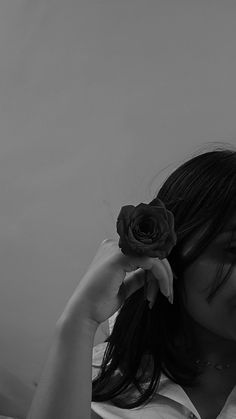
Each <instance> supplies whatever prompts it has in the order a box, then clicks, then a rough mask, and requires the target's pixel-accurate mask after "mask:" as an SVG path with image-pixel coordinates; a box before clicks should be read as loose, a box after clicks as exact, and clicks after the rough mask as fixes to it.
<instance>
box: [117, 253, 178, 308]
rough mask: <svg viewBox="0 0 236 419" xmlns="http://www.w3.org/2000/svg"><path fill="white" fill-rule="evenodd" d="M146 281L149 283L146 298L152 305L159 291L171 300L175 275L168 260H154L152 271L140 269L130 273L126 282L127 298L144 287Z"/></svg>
mask: <svg viewBox="0 0 236 419" xmlns="http://www.w3.org/2000/svg"><path fill="white" fill-rule="evenodd" d="M145 280H146V281H147V290H146V298H147V300H148V301H150V302H151V303H152V305H153V304H154V303H155V300H156V296H157V293H158V291H159V289H160V291H161V292H162V294H164V295H165V296H166V297H167V298H168V297H170V298H171V296H172V294H173V273H172V270H171V267H170V265H169V262H168V260H167V259H158V258H156V259H153V265H152V267H151V269H146V270H144V269H143V268H138V269H137V270H135V271H133V272H130V273H128V274H127V276H126V278H125V281H124V285H125V290H126V291H125V294H126V298H128V297H129V296H130V295H131V294H133V293H134V292H135V291H137V290H138V289H139V288H141V287H143V286H144V284H145Z"/></svg>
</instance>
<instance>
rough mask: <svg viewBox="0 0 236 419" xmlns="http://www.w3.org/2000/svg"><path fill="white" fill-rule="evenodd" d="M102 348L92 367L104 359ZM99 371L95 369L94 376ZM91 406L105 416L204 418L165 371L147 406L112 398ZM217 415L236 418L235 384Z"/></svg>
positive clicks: (96, 351) (96, 350)
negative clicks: (122, 404) (116, 402)
mask: <svg viewBox="0 0 236 419" xmlns="http://www.w3.org/2000/svg"><path fill="white" fill-rule="evenodd" d="M105 345H106V344H105ZM102 349H103V350H102ZM103 351H104V347H102V345H101V344H100V345H97V347H95V348H94V357H93V367H95V368H96V367H98V361H99V356H100V360H101V358H102V356H103ZM96 375H97V374H96V371H95V369H93V377H95V376H96ZM91 410H92V411H94V412H95V413H97V414H98V415H99V416H101V418H102V419H121V418H122V419H167V418H168V419H185V418H189V419H202V418H201V416H200V415H199V413H198V411H197V410H196V408H195V407H194V405H193V403H192V402H191V400H190V398H189V397H188V395H187V393H185V391H184V389H183V388H182V387H181V386H180V385H178V384H176V383H174V382H173V381H172V380H170V379H169V378H168V377H166V376H165V374H162V375H161V379H160V384H159V388H158V392H157V393H156V394H155V397H154V398H153V399H152V400H151V402H149V403H148V404H147V405H146V406H139V407H136V408H134V409H121V408H119V407H116V406H114V405H113V404H112V403H111V402H110V401H106V402H93V401H92V402H91ZM216 419H236V386H235V387H234V388H233V390H232V391H231V393H230V394H229V396H228V398H227V400H226V402H225V404H224V407H223V409H222V410H221V412H220V414H219V415H218V416H217V418H216Z"/></svg>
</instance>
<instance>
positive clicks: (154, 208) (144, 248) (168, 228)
mask: <svg viewBox="0 0 236 419" xmlns="http://www.w3.org/2000/svg"><path fill="white" fill-rule="evenodd" d="M116 229H117V233H118V234H119V236H120V238H119V247H120V248H121V251H122V252H123V253H124V254H126V255H128V254H129V255H140V256H149V257H158V258H159V259H164V258H165V257H166V256H167V255H168V254H169V253H170V252H171V250H172V248H173V247H174V246H175V244H176V242H177V236H176V233H175V230H174V216H173V213H172V212H171V211H169V210H167V209H166V207H165V204H164V203H163V202H162V201H161V200H160V199H159V198H155V199H154V200H153V201H151V202H150V203H149V204H144V203H143V202H141V204H139V205H137V206H134V205H125V206H123V207H122V208H121V210H120V213H119V215H118V218H117V222H116Z"/></svg>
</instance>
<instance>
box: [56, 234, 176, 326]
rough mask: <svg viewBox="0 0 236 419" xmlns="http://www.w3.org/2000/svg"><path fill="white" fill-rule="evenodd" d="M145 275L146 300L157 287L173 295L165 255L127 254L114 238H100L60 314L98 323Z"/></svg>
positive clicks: (155, 292) (154, 294) (151, 297)
mask: <svg viewBox="0 0 236 419" xmlns="http://www.w3.org/2000/svg"><path fill="white" fill-rule="evenodd" d="M144 271H146V272H144ZM127 274H128V275H127ZM145 275H146V279H147V299H148V300H149V301H151V302H152V303H154V301H155V297H156V295H157V292H158V290H159V289H160V291H161V292H162V293H163V294H164V295H165V296H167V297H168V296H170V298H171V296H173V273H172V270H171V267H170V265H169V262H168V260H167V259H159V258H151V257H141V256H137V257H135V256H127V255H124V254H123V253H122V252H121V249H120V248H119V246H118V243H117V242H116V241H114V240H110V239H105V240H103V241H102V242H101V244H100V246H99V248H98V251H97V253H96V255H95V257H94V259H93V260H92V262H91V264H90V266H89V267H88V270H87V272H86V273H85V275H84V276H83V278H82V279H81V281H80V282H79V284H78V287H77V288H76V290H75V292H74V293H73V295H72V296H71V298H70V300H69V301H68V303H67V305H66V307H65V310H64V312H63V313H62V317H61V318H62V319H63V318H65V319H73V320H74V321H75V322H76V319H77V318H78V319H79V318H81V316H82V317H83V318H84V319H86V320H87V321H89V322H91V323H93V324H94V325H96V326H97V327H98V326H99V324H100V323H103V322H104V321H105V320H107V319H108V318H109V317H111V316H112V315H113V314H114V313H115V312H116V311H117V310H119V308H120V307H121V305H122V304H123V303H124V302H125V300H126V299H127V298H128V297H129V296H130V295H131V294H133V293H134V292H135V291H137V290H138V289H139V288H141V287H143V286H144V283H145ZM59 320H60V319H59Z"/></svg>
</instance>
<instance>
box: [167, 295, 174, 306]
mask: <svg viewBox="0 0 236 419" xmlns="http://www.w3.org/2000/svg"><path fill="white" fill-rule="evenodd" d="M168 301H169V303H170V304H173V294H172V293H171V294H170V295H169V297H168Z"/></svg>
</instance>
